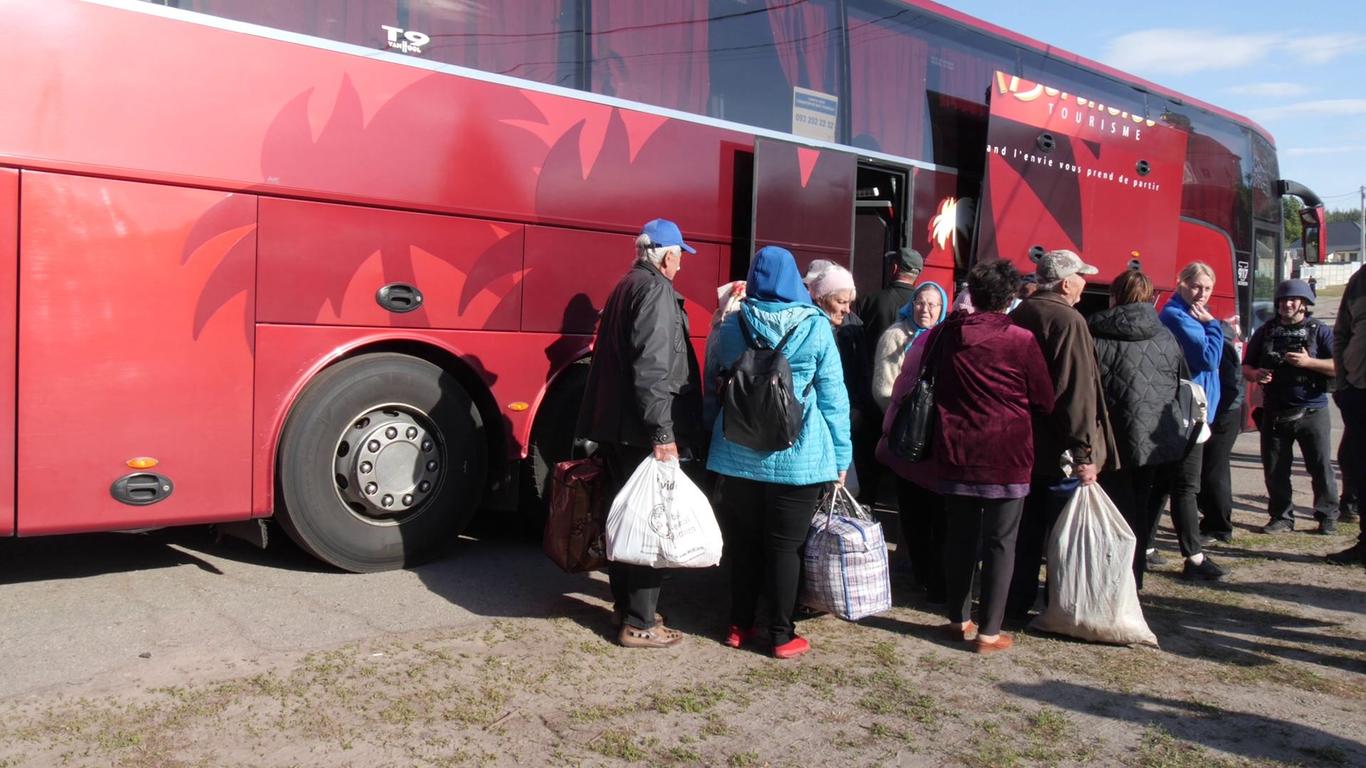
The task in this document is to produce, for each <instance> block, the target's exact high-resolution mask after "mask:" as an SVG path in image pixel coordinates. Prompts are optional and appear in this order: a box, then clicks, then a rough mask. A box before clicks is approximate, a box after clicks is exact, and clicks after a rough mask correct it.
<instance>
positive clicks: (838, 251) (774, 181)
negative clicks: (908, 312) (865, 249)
mask: <svg viewBox="0 0 1366 768" xmlns="http://www.w3.org/2000/svg"><path fill="white" fill-rule="evenodd" d="M754 145H755V146H754V205H753V208H752V211H753V218H752V221H753V230H752V231H753V236H752V239H751V243H750V245H751V247H750V255H751V256H752V255H753V253H754V251H755V250H756V249H758V248H762V247H764V246H766V245H777V246H781V247H783V248H786V249H787V250H789V251H791V252H792V255H793V256H795V257H796V258H797V267H798V268H799V269H801V270H802V272H803V273H805V272H806V268H807V266H808V265H809V264H810V263H811V262H812V261H814V260H816V259H829V260H830V261H833V262H835V263H837V264H841V265H843V266H846V267H849V268H850V271H853V272H854V273H855V274H856V275H857V274H869V275H872V280H873V283H872V284H871V285H869V286H868V287H867V289H871V290H876V289H877V288H878V287H880V282H879V281H878V278H877V275H878V274H880V270H881V263H882V253H878V254H876V257H875V258H874V263H873V265H872V266H871V267H870V268H865V267H864V265H863V264H861V263H856V262H855V260H854V252H853V241H854V200H855V179H856V175H857V169H858V159H857V158H856V157H855V156H854V155H851V154H848V153H846V152H838V151H835V150H829V149H816V148H814V147H807V146H803V145H801V144H794V143H791V142H787V141H779V140H776V139H756V140H755V142H754ZM858 288H859V290H860V291H863V290H867V289H865V287H864V286H863V285H859V286H858Z"/></svg>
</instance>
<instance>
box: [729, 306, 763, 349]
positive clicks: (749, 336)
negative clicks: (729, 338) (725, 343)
mask: <svg viewBox="0 0 1366 768" xmlns="http://www.w3.org/2000/svg"><path fill="white" fill-rule="evenodd" d="M735 318H736V320H737V321H738V322H739V323H740V335H741V336H742V337H744V340H745V346H747V347H749V348H750V349H763V348H764V347H763V346H762V345H760V344H759V340H758V339H757V338H756V337H755V336H754V331H753V330H751V329H750V327H749V321H748V320H746V319H745V313H744V311H739V312H736V313H735Z"/></svg>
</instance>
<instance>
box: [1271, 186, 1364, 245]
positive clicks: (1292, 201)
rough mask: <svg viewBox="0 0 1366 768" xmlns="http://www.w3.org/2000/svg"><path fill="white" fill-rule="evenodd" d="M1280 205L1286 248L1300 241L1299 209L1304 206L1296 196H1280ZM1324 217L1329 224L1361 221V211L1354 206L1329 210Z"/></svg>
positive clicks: (1301, 228) (1301, 227) (1301, 226)
mask: <svg viewBox="0 0 1366 768" xmlns="http://www.w3.org/2000/svg"><path fill="white" fill-rule="evenodd" d="M1281 207H1282V208H1283V209H1284V211H1285V215H1284V216H1282V217H1281V219H1282V220H1283V226H1284V229H1285V244H1286V247H1287V248H1288V247H1290V246H1291V245H1295V244H1298V243H1299V241H1300V234H1301V233H1302V231H1303V229H1304V227H1303V225H1302V224H1300V209H1301V208H1303V207H1304V204H1303V203H1301V202H1300V201H1299V200H1298V199H1296V198H1293V197H1283V198H1281ZM1326 218H1327V221H1328V223H1329V224H1336V223H1338V222H1340V221H1353V222H1359V221H1361V211H1360V210H1359V209H1356V208H1343V209H1341V210H1337V211H1329V212H1328V215H1327V216H1326Z"/></svg>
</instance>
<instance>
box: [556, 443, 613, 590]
mask: <svg viewBox="0 0 1366 768" xmlns="http://www.w3.org/2000/svg"><path fill="white" fill-rule="evenodd" d="M606 485H607V473H606V471H605V469H604V468H603V464H602V460H601V459H598V458H597V457H590V458H587V459H574V460H573V461H562V462H560V463H559V464H556V465H555V480H554V483H553V486H552V488H551V492H550V514H549V515H548V516H547V517H546V520H545V537H544V538H543V539H542V541H541V548H542V549H544V550H545V553H546V555H548V556H549V557H550V559H551V560H554V561H555V564H556V565H558V566H560V568H562V569H564V570H565V571H568V572H569V573H582V572H583V571H591V570H595V569H597V568H601V567H603V566H605V565H607V543H606V540H605V536H606V531H607V509H608V507H609V506H610V505H611V499H608V498H606Z"/></svg>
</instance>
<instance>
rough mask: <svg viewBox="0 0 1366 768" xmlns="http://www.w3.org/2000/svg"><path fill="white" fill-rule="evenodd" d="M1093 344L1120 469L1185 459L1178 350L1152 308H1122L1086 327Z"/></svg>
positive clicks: (1093, 319)
mask: <svg viewBox="0 0 1366 768" xmlns="http://www.w3.org/2000/svg"><path fill="white" fill-rule="evenodd" d="M1087 323H1088V325H1089V326H1090V329H1091V335H1092V336H1094V337H1095V339H1096V358H1097V360H1098V361H1099V363H1100V382H1101V387H1102V388H1103V389H1104V390H1105V405H1106V406H1107V408H1108V409H1109V411H1110V424H1111V426H1112V427H1113V428H1114V433H1115V442H1116V443H1117V444H1118V445H1119V455H1120V462H1121V466H1125V467H1140V466H1149V465H1153V464H1165V463H1167V462H1171V461H1176V460H1177V459H1180V458H1181V457H1182V455H1183V454H1184V453H1185V449H1186V436H1185V434H1184V433H1183V432H1182V430H1181V428H1180V425H1179V423H1178V421H1177V418H1178V416H1177V414H1176V411H1175V409H1174V408H1173V407H1172V404H1173V403H1174V402H1175V401H1176V394H1177V392H1176V390H1177V387H1178V386H1179V385H1180V381H1181V365H1182V359H1183V358H1182V355H1181V346H1180V345H1179V344H1177V343H1176V337H1174V336H1172V334H1171V331H1169V330H1167V328H1166V326H1164V325H1162V322H1161V321H1160V320H1158V319H1157V310H1155V309H1154V308H1153V306H1152V305H1151V304H1146V303H1142V302H1139V303H1136V304H1121V305H1120V306H1117V307H1111V308H1109V309H1106V310H1104V311H1102V312H1097V313H1096V314H1094V315H1092V316H1091V317H1090V319H1089V320H1088V321H1087Z"/></svg>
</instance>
